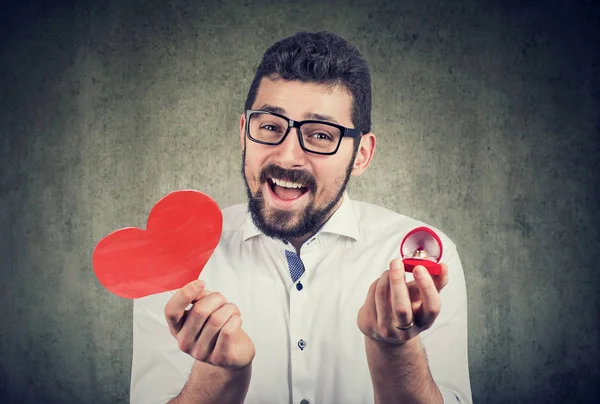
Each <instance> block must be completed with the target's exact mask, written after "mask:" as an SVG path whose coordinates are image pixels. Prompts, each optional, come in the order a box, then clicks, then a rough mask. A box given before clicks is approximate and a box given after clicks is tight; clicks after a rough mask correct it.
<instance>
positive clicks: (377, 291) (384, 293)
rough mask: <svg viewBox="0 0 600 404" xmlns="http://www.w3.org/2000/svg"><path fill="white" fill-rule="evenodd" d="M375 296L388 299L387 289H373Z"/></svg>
mask: <svg viewBox="0 0 600 404" xmlns="http://www.w3.org/2000/svg"><path fill="white" fill-rule="evenodd" d="M375 295H376V296H377V297H383V298H385V297H388V295H389V294H388V289H387V288H382V287H378V288H376V289H375Z"/></svg>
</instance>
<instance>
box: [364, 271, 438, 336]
mask: <svg viewBox="0 0 600 404" xmlns="http://www.w3.org/2000/svg"><path fill="white" fill-rule="evenodd" d="M441 266H442V271H441V273H440V274H439V275H437V276H431V275H430V274H429V272H427V270H426V269H425V268H424V267H423V266H421V265H418V266H416V267H415V269H414V270H413V275H414V279H415V280H414V281H411V282H409V283H408V284H407V283H406V280H405V278H404V264H403V263H402V260H400V259H395V260H392V261H391V262H390V269H389V270H387V271H385V272H384V273H383V275H381V277H380V278H379V279H377V280H376V281H375V282H373V283H372V284H371V287H370V288H369V292H368V294H367V299H366V301H365V304H364V305H363V306H362V307H361V308H360V310H359V311H358V328H360V330H361V331H362V333H363V334H365V335H366V336H367V337H369V338H371V339H373V340H376V341H381V342H386V343H391V344H402V343H404V342H406V341H408V340H409V339H411V338H414V337H416V336H417V335H419V333H420V332H421V331H424V330H426V329H428V328H429V327H431V325H432V324H433V322H434V320H435V319H436V318H437V316H438V314H439V312H440V308H441V301H440V295H439V292H440V291H441V290H442V288H443V287H444V286H446V284H447V283H448V267H447V266H446V265H445V264H442V265H441ZM410 324H413V326H412V327H410V328H408V329H406V330H402V329H400V328H398V327H401V328H404V327H408V326H409V325H410Z"/></svg>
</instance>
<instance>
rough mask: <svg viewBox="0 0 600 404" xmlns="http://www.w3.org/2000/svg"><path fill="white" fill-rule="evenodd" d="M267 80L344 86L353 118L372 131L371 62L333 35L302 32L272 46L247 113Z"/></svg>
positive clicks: (255, 82) (363, 129) (259, 71)
mask: <svg viewBox="0 0 600 404" xmlns="http://www.w3.org/2000/svg"><path fill="white" fill-rule="evenodd" d="M263 77H268V78H269V79H271V80H277V79H283V80H300V81H303V82H309V83H318V84H325V85H328V86H331V87H334V86H337V85H342V87H343V88H344V89H345V90H346V91H349V92H350V95H352V111H351V118H352V123H353V124H354V127H355V128H357V129H358V130H360V131H361V132H362V133H368V132H370V131H371V74H370V72H369V66H368V65H367V62H366V61H365V60H364V59H363V57H362V56H361V55H360V53H359V52H358V50H357V49H356V48H355V47H354V46H353V45H352V44H350V43H349V42H348V41H346V40H345V39H343V38H341V37H339V36H338V35H336V34H333V33H331V32H325V31H323V32H298V33H297V34H295V35H293V36H290V37H288V38H285V39H282V40H281V41H279V42H277V43H275V44H274V45H273V46H271V47H270V48H269V49H267V51H266V52H265V54H264V55H263V58H262V61H261V62H260V65H259V66H258V68H257V69H256V75H255V76H254V80H253V81H252V84H251V85H250V91H249V92H248V97H247V98H246V103H245V105H244V109H252V104H254V100H255V99H256V93H257V92H258V87H259V85H260V81H261V80H262V78H263Z"/></svg>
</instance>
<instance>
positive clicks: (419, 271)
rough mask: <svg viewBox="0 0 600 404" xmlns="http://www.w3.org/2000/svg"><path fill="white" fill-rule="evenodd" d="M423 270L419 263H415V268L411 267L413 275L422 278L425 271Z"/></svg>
mask: <svg viewBox="0 0 600 404" xmlns="http://www.w3.org/2000/svg"><path fill="white" fill-rule="evenodd" d="M423 271H425V268H423V267H422V266H421V265H417V266H416V267H415V269H413V275H414V276H416V277H417V278H422V277H423V276H424V275H425V272H423Z"/></svg>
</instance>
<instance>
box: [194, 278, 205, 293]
mask: <svg viewBox="0 0 600 404" xmlns="http://www.w3.org/2000/svg"><path fill="white" fill-rule="evenodd" d="M192 286H193V287H194V289H196V290H198V291H200V289H202V287H203V286H204V281H203V280H201V279H196V280H195V281H194V282H192Z"/></svg>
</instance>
